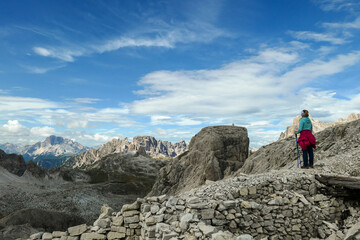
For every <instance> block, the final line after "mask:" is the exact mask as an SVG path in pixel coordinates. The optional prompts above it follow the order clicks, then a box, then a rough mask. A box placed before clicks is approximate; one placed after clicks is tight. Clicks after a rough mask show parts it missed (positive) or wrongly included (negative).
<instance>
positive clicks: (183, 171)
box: [150, 126, 249, 195]
mask: <svg viewBox="0 0 360 240" xmlns="http://www.w3.org/2000/svg"><path fill="white" fill-rule="evenodd" d="M248 151H249V138H248V134H247V130H246V128H243V127H235V126H214V127H206V128H203V129H202V130H201V131H200V132H199V133H198V134H196V135H195V136H194V137H193V138H192V139H191V142H190V148H189V151H188V152H185V153H183V154H182V155H180V156H179V157H177V158H175V159H174V160H173V161H172V162H171V163H170V164H169V165H168V166H166V167H164V168H162V169H161V170H160V173H159V176H158V178H157V180H156V183H155V185H154V187H153V189H152V191H151V193H150V195H161V194H174V193H178V192H181V191H184V190H189V189H191V188H194V187H197V186H200V185H202V184H204V183H205V181H206V180H212V181H216V180H220V179H222V178H223V177H224V176H225V175H226V174H228V173H230V172H231V171H235V170H237V169H239V168H240V167H241V166H242V165H243V163H244V161H245V159H246V158H247V157H248Z"/></svg>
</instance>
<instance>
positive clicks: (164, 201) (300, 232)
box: [32, 172, 360, 240]
mask: <svg viewBox="0 0 360 240" xmlns="http://www.w3.org/2000/svg"><path fill="white" fill-rule="evenodd" d="M322 187H323V186H322V185H321V184H320V183H319V182H317V181H316V180H315V178H314V176H311V175H307V174H298V173H297V174H295V173H294V174H292V173H289V172H285V173H283V174H279V175H278V176H273V175H271V174H268V175H266V176H263V175H262V176H260V175H259V176H257V177H256V175H255V176H252V177H249V176H245V175H244V176H242V177H235V178H231V179H227V180H223V181H219V182H210V181H208V182H207V184H206V185H204V186H202V187H200V188H197V189H193V190H191V191H190V192H187V193H184V194H182V195H179V196H166V195H162V196H153V197H146V198H141V199H140V198H139V199H137V201H136V202H134V203H132V204H128V205H124V206H123V207H122V209H121V211H120V212H114V211H113V210H112V209H111V208H110V207H108V206H103V208H102V213H101V215H100V216H99V219H98V220H97V221H95V223H94V226H86V225H85V226H84V225H81V226H77V227H74V228H73V229H69V230H68V231H67V232H65V233H63V234H64V236H61V237H59V238H57V237H55V236H54V233H53V235H52V237H53V238H50V235H47V237H48V239H60V240H88V239H89V240H90V239H110V240H113V239H128V240H145V239H146V240H153V239H163V240H168V239H172V240H175V239H189V240H195V239H219V240H220V239H271V240H275V239H286V240H287V239H289V240H290V239H311V238H312V239H334V240H336V239H344V238H345V233H346V230H347V229H341V227H340V226H339V224H338V223H339V222H340V221H341V217H342V213H343V212H344V210H346V209H349V208H348V206H347V204H346V202H344V201H343V200H342V199H337V198H334V197H330V196H326V195H323V194H320V193H319V189H321V188H322ZM352 211H353V212H355V214H357V213H359V212H360V209H359V208H358V207H352ZM74 229H75V230H74ZM344 230H345V231H344ZM44 235H45V234H43V235H42V236H44ZM56 236H59V234H57V235H56ZM32 239H36V238H32ZM38 239H39V238H38ZM43 239H44V238H43Z"/></svg>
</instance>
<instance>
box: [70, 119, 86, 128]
mask: <svg viewBox="0 0 360 240" xmlns="http://www.w3.org/2000/svg"><path fill="white" fill-rule="evenodd" d="M88 126H89V125H88V121H87V120H69V121H68V122H67V125H66V127H67V128H69V129H78V128H87V127H88Z"/></svg>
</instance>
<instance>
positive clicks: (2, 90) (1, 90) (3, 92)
mask: <svg viewBox="0 0 360 240" xmlns="http://www.w3.org/2000/svg"><path fill="white" fill-rule="evenodd" d="M8 92H9V91H8V90H4V89H0V94H7V93H8Z"/></svg>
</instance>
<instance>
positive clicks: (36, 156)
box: [0, 135, 90, 168]
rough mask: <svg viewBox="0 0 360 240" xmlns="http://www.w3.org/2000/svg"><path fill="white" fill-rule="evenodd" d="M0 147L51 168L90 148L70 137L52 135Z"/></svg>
mask: <svg viewBox="0 0 360 240" xmlns="http://www.w3.org/2000/svg"><path fill="white" fill-rule="evenodd" d="M0 149H2V150H4V151H5V152H6V153H8V154H10V153H15V154H21V155H22V156H23V157H24V159H25V161H26V162H28V161H29V160H33V161H34V162H36V163H37V164H38V165H40V166H42V167H45V168H53V167H57V166H59V165H61V164H62V163H63V162H65V161H66V160H67V159H68V158H69V157H71V156H74V155H76V154H78V153H81V152H85V151H88V150H89V149H90V148H88V147H85V146H83V145H81V144H80V143H78V142H74V141H72V140H70V139H66V138H63V137H57V136H54V135H52V136H49V137H47V138H46V139H45V140H44V141H43V142H37V143H35V144H32V145H26V146H19V145H15V144H12V143H5V144H0Z"/></svg>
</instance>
